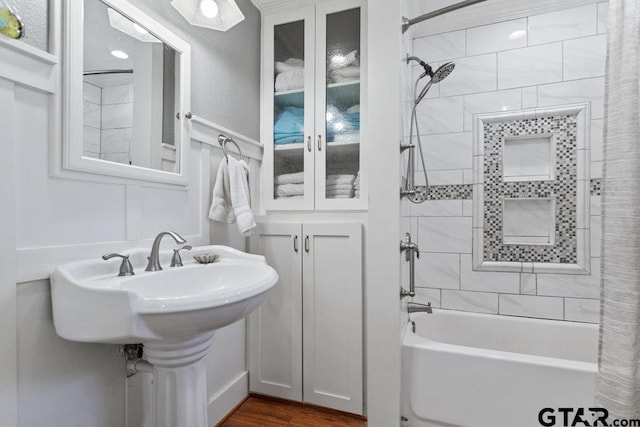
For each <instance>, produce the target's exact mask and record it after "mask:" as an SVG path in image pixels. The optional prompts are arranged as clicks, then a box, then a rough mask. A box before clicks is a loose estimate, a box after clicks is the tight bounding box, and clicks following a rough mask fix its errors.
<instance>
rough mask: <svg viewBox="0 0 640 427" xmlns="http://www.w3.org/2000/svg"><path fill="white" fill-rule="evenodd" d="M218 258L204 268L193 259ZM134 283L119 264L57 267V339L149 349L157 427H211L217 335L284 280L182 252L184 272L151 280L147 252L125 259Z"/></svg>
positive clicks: (234, 256)
mask: <svg viewBox="0 0 640 427" xmlns="http://www.w3.org/2000/svg"><path fill="white" fill-rule="evenodd" d="M205 253H214V254H217V255H219V257H218V259H217V260H216V262H214V263H212V264H198V263H196V261H195V260H194V259H193V256H194V255H198V254H205ZM125 254H127V255H129V259H130V261H131V264H132V265H133V268H134V271H135V275H134V276H123V277H119V276H117V274H118V268H119V265H120V260H119V259H112V260H109V261H103V260H102V259H99V258H98V259H93V260H87V261H79V262H74V263H71V264H66V265H63V266H61V267H58V268H57V269H56V270H55V272H54V273H53V275H52V276H51V297H52V305H53V321H54V324H55V328H56V332H57V333H58V335H60V336H61V337H62V338H65V339H68V340H71V341H81V342H93V343H112V344H132V343H143V344H144V350H145V356H146V359H147V360H148V361H149V362H150V363H152V364H153V375H154V390H153V393H154V396H153V399H152V400H153V402H154V408H153V416H152V419H153V425H154V427H178V426H180V427H181V426H185V427H186V426H188V427H208V426H207V412H206V411H207V409H206V408H207V402H206V400H207V394H206V372H205V366H204V361H203V358H204V356H206V355H207V353H208V351H209V348H210V346H211V343H212V342H213V335H214V331H215V330H216V329H218V328H221V327H223V326H226V325H229V324H231V323H233V322H236V321H237V320H240V319H242V318H243V317H246V316H247V315H248V314H249V313H251V312H252V311H253V310H255V309H256V308H257V307H258V306H259V305H260V304H261V303H262V302H263V301H264V300H265V298H266V296H267V292H268V291H269V290H270V289H271V288H272V287H273V286H274V285H275V284H276V282H277V280H278V275H277V273H276V272H275V270H274V269H273V268H271V267H269V266H268V265H267V263H266V261H265V259H264V257H262V256H258V255H251V254H247V253H244V252H240V251H237V250H235V249H232V248H229V247H226V246H203V247H197V248H193V250H191V251H190V252H186V253H185V252H183V255H182V259H183V263H184V266H183V267H169V263H170V258H171V255H172V253H171V251H166V252H161V253H160V262H161V264H162V265H163V266H164V267H163V268H164V270H162V271H153V272H147V271H144V266H145V264H146V261H147V255H148V254H149V250H148V249H133V250H131V251H127V252H126V253H125Z"/></svg>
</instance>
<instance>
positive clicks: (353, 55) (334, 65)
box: [329, 50, 360, 70]
mask: <svg viewBox="0 0 640 427" xmlns="http://www.w3.org/2000/svg"><path fill="white" fill-rule="evenodd" d="M349 65H357V66H359V65H360V60H359V59H358V51H357V50H352V51H351V52H349V53H347V54H346V55H344V56H340V55H334V56H333V57H332V58H331V61H330V62H329V70H337V69H340V68H344V67H347V66H349Z"/></svg>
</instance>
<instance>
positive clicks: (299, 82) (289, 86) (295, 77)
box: [275, 68, 304, 92]
mask: <svg viewBox="0 0 640 427" xmlns="http://www.w3.org/2000/svg"><path fill="white" fill-rule="evenodd" d="M275 87H276V92H284V91H287V90H295V89H302V88H304V68H294V69H291V70H289V71H285V72H283V73H280V74H278V75H277V76H276V84H275Z"/></svg>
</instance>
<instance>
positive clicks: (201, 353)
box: [144, 331, 213, 427]
mask: <svg viewBox="0 0 640 427" xmlns="http://www.w3.org/2000/svg"><path fill="white" fill-rule="evenodd" d="M212 342H213V331H212V332H207V333H205V334H202V335H200V336H198V337H196V338H192V339H191V340H188V341H164V342H155V343H145V344H144V353H145V356H146V359H147V360H148V361H149V362H150V363H152V364H153V398H152V402H153V408H152V411H153V416H152V420H153V421H152V426H153V427H181V426H189V427H210V426H208V421H207V418H208V417H207V375H206V368H205V363H204V357H205V356H206V355H207V353H208V352H209V349H210V348H211V343H212Z"/></svg>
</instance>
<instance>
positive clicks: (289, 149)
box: [274, 142, 360, 155]
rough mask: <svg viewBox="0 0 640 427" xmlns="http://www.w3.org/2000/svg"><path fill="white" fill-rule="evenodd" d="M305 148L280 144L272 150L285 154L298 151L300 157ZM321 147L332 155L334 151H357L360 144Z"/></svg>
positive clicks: (345, 143) (343, 143) (331, 143)
mask: <svg viewBox="0 0 640 427" xmlns="http://www.w3.org/2000/svg"><path fill="white" fill-rule="evenodd" d="M305 147H306V144H304V143H296V144H282V145H275V146H274V150H275V151H287V152H295V151H300V155H302V154H303V153H304V149H305ZM323 147H326V149H327V150H328V151H329V152H330V153H333V152H336V151H351V150H353V151H357V150H359V149H360V142H329V143H327V144H325V145H324V146H323Z"/></svg>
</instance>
